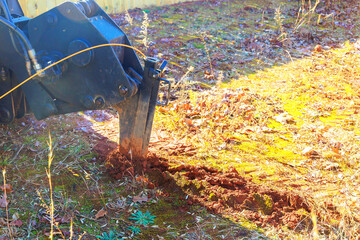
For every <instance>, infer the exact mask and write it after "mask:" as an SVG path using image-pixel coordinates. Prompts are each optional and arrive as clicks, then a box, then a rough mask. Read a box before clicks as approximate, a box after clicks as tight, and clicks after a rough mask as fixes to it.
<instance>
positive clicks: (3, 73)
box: [0, 68, 8, 82]
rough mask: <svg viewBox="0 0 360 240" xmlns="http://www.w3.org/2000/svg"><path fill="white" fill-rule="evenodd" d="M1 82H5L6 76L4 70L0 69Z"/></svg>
mask: <svg viewBox="0 0 360 240" xmlns="http://www.w3.org/2000/svg"><path fill="white" fill-rule="evenodd" d="M0 75H1V78H0V79H1V80H2V81H3V82H6V81H7V80H8V78H7V75H6V70H5V68H1V74H0Z"/></svg>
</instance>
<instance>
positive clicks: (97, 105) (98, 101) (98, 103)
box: [94, 97, 105, 109]
mask: <svg viewBox="0 0 360 240" xmlns="http://www.w3.org/2000/svg"><path fill="white" fill-rule="evenodd" d="M94 105H95V108H97V109H98V108H103V107H104V106H105V100H104V98H102V97H97V98H95V101H94Z"/></svg>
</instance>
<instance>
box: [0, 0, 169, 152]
mask: <svg viewBox="0 0 360 240" xmlns="http://www.w3.org/2000/svg"><path fill="white" fill-rule="evenodd" d="M8 6H11V9H10V8H9V7H8ZM103 44H122V45H127V46H131V44H130V42H129V40H128V38H127V36H126V34H125V33H124V32H123V31H122V30H121V29H120V28H119V26H118V25H117V24H115V23H114V21H113V20H112V19H111V18H110V17H109V16H108V15H107V14H106V13H105V12H104V11H103V10H102V9H101V8H100V7H99V5H98V4H97V3H96V2H95V1H94V0H81V1H79V2H78V3H73V2H65V3H63V4H61V5H59V6H57V7H55V8H53V9H51V10H49V11H47V12H45V13H43V14H41V15H39V16H37V17H35V18H33V19H30V18H27V17H24V16H23V13H22V10H21V8H20V5H19V4H18V1H17V0H6V1H5V0H0V96H1V95H3V94H4V93H6V92H8V91H9V90H10V89H11V88H12V87H13V86H15V85H17V84H19V83H22V82H23V81H24V80H25V79H27V78H28V77H29V75H31V74H33V73H35V72H38V71H40V69H41V68H46V67H47V66H49V65H51V64H53V63H55V62H57V61H58V60H60V59H63V58H64V57H66V56H70V55H71V54H73V53H77V52H79V51H81V50H84V49H88V48H90V47H93V46H98V45H103ZM24 48H25V49H26V51H24ZM29 59H30V60H31V61H32V67H29V62H28V61H29ZM144 61H145V65H144V68H143V67H142V66H141V63H140V61H139V59H138V58H137V56H136V54H135V52H134V50H133V49H131V48H127V47H124V46H119V45H118V46H106V47H102V48H95V49H92V50H89V51H85V52H83V53H81V54H78V55H76V56H74V57H71V58H69V59H68V60H66V61H64V62H62V63H60V64H58V65H55V66H53V67H51V68H50V69H48V70H46V71H45V72H44V74H43V76H41V77H37V78H36V79H34V80H32V81H29V82H26V83H24V84H23V85H22V86H21V88H19V89H17V90H15V91H14V92H12V93H11V94H9V95H7V96H6V97H5V98H3V99H0V124H7V123H10V122H12V121H13V120H14V118H17V117H22V116H23V115H24V114H25V113H26V112H29V111H31V112H33V113H34V115H35V117H36V118H37V119H43V118H46V117H49V116H52V115H57V114H65V113H70V112H76V111H83V110H93V109H103V108H106V107H115V108H116V109H117V110H118V112H119V116H120V148H121V149H122V150H123V152H124V153H126V154H128V155H131V156H133V157H137V158H142V157H144V156H145V155H146V152H147V146H148V144H149V138H150V133H151V127H152V122H153V117H154V112H155V106H156V103H157V95H158V89H159V82H160V81H166V80H164V79H161V78H160V75H161V72H162V70H163V67H164V65H161V66H159V64H158V61H157V60H156V59H152V58H148V59H145V60H144ZM169 86H170V85H169Z"/></svg>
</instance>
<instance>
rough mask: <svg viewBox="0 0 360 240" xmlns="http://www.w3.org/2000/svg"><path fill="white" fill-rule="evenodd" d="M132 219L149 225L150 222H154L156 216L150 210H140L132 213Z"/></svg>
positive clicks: (137, 222)
mask: <svg viewBox="0 0 360 240" xmlns="http://www.w3.org/2000/svg"><path fill="white" fill-rule="evenodd" d="M131 216H132V217H130V218H129V219H130V220H134V221H135V223H136V224H139V225H143V226H147V225H148V224H151V223H154V218H155V217H156V216H154V215H151V213H150V212H149V211H146V213H143V212H142V211H140V210H138V211H136V212H135V213H133V214H131Z"/></svg>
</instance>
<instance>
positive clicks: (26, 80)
mask: <svg viewBox="0 0 360 240" xmlns="http://www.w3.org/2000/svg"><path fill="white" fill-rule="evenodd" d="M108 46H119V47H127V48H131V49H133V50H135V51H136V52H138V53H140V55H141V56H142V57H143V58H144V59H146V56H145V54H144V53H142V52H141V51H140V50H139V49H137V48H135V47H133V46H129V45H125V44H121V43H106V44H101V45H97V46H93V47H89V48H86V49H83V50H81V51H78V52H76V53H73V54H71V55H69V56H67V57H64V58H63V59H61V60H59V61H57V62H55V63H53V64H50V65H49V66H47V67H46V68H44V69H42V70H41V71H39V72H37V73H35V74H34V75H32V76H30V77H29V78H27V79H25V80H24V81H23V82H22V83H19V84H18V85H16V86H15V87H13V88H12V89H10V90H9V91H8V92H6V93H5V94H4V95H2V96H1V97H0V100H1V99H2V98H4V97H6V96H7V95H8V94H10V93H12V92H13V91H15V90H16V89H17V88H19V87H20V86H22V85H23V84H25V83H27V82H28V81H30V80H31V79H33V78H34V77H36V76H38V75H39V74H40V73H42V72H44V71H46V70H48V69H49V68H52V67H53V66H55V65H57V64H59V63H61V62H63V61H65V60H67V59H69V58H72V57H74V56H76V55H78V54H80V53H83V52H86V51H90V50H92V49H95V48H100V47H108Z"/></svg>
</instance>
